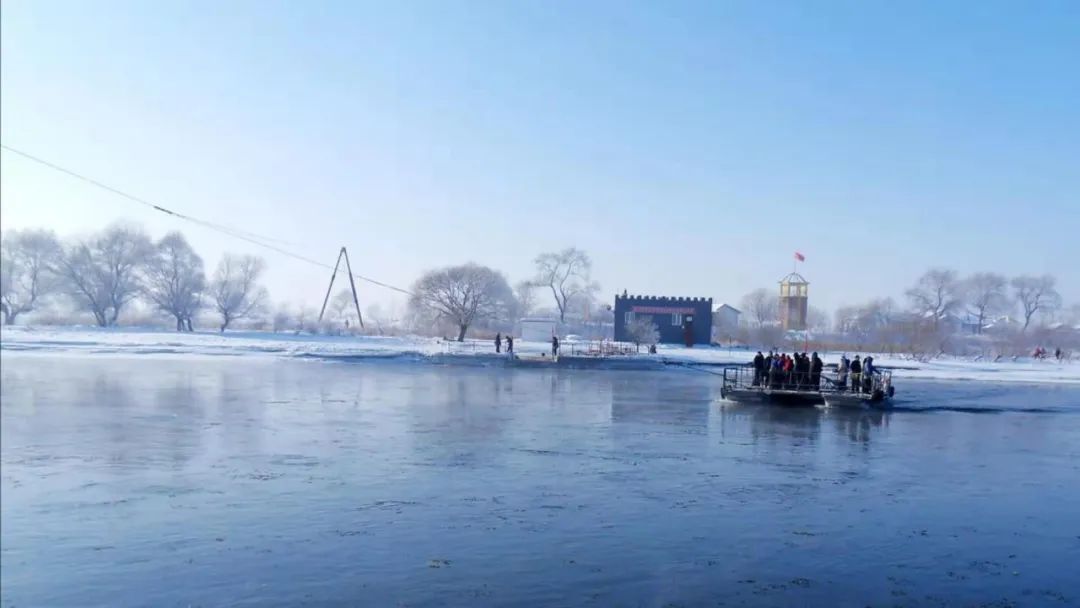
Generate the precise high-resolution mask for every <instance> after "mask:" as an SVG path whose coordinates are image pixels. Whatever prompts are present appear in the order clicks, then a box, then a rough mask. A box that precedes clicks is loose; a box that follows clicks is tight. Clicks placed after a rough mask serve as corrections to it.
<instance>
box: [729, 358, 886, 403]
mask: <svg viewBox="0 0 1080 608" xmlns="http://www.w3.org/2000/svg"><path fill="white" fill-rule="evenodd" d="M846 375H847V376H848V378H845V380H850V381H851V382H850V384H849V383H848V382H843V383H841V381H840V378H839V376H838V375H837V374H836V372H835V371H823V372H822V373H821V374H820V377H819V378H818V379H817V383H816V384H815V383H814V382H812V381H811V378H812V376H811V375H810V374H802V375H801V376H800V375H799V374H790V375H785V376H784V377H782V378H776V377H775V376H774V377H772V378H771V379H770V378H769V377H766V376H762V377H759V376H758V375H757V374H755V372H754V368H753V366H738V367H727V368H724V376H723V378H724V383H723V385H722V386H721V388H720V397H721V398H723V399H727V400H729V401H735V402H739V403H769V404H774V405H784V406H796V407H797V406H818V405H824V406H828V407H854V408H868V407H877V408H888V407H889V406H890V404H891V400H892V397H893V395H894V394H895V392H896V391H895V389H894V387H893V384H892V372H891V371H890V370H887V369H880V368H879V369H877V370H875V371H874V373H873V374H871V375H869V376H866V375H865V374H846Z"/></svg>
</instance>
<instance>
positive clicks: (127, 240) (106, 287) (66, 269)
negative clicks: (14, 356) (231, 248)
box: [0, 224, 267, 331]
mask: <svg viewBox="0 0 1080 608" xmlns="http://www.w3.org/2000/svg"><path fill="white" fill-rule="evenodd" d="M265 268H266V263H265V262H264V261H263V260H262V258H259V257H256V256H251V255H235V254H225V255H224V256H223V257H222V259H221V260H220V261H219V262H218V264H217V267H216V268H215V270H214V273H213V275H211V276H210V277H209V278H207V276H206V274H205V270H204V266H203V260H202V258H201V257H199V255H198V254H197V253H195V251H194V250H193V249H192V247H191V245H189V244H188V242H187V239H185V238H184V235H183V234H181V233H180V232H170V233H168V234H166V235H165V236H163V237H162V238H161V239H159V240H158V241H156V242H155V241H153V240H152V239H151V238H150V237H149V236H148V235H147V234H146V232H145V231H143V230H142V229H140V228H136V227H132V226H128V225H123V224H115V225H112V226H110V227H108V228H106V229H104V230H102V231H101V232H98V233H96V234H93V235H91V236H90V237H88V238H82V239H68V240H61V239H59V238H58V237H57V236H56V234H55V233H53V232H52V231H49V230H16V231H10V232H5V233H4V234H3V236H2V238H0V313H2V314H3V322H4V324H5V325H13V324H14V323H15V321H16V320H17V319H18V318H19V316H21V315H24V314H28V313H31V312H34V311H36V310H39V309H40V308H41V307H43V306H46V305H48V304H51V303H54V302H57V301H59V300H62V301H64V302H66V303H69V304H70V305H72V306H73V307H74V308H75V309H76V310H79V311H83V312H87V313H90V314H91V315H93V318H94V321H95V322H96V323H97V325H99V326H100V327H109V326H112V325H116V323H117V320H118V319H119V318H120V314H121V313H122V312H124V311H125V310H126V309H128V308H129V307H130V306H131V304H132V303H133V302H135V301H136V300H142V301H143V302H144V303H146V304H148V305H149V306H151V307H152V308H153V309H154V310H156V311H158V312H160V313H163V314H165V315H168V316H169V317H172V318H173V319H174V320H175V321H176V330H177V331H193V329H194V326H193V319H194V318H195V316H196V315H197V314H199V313H200V312H203V311H205V310H209V311H212V312H213V313H214V314H215V315H216V316H217V317H218V320H219V322H218V329H219V330H220V331H225V330H226V329H228V328H229V326H230V325H231V324H232V323H234V322H235V321H237V320H239V319H244V318H248V317H250V316H252V315H254V314H256V313H257V312H259V311H261V310H262V309H263V307H264V305H265V303H266V301H267V291H266V289H265V288H264V287H263V286H261V285H260V284H259V280H260V278H261V277H262V274H263V272H264V270H265Z"/></svg>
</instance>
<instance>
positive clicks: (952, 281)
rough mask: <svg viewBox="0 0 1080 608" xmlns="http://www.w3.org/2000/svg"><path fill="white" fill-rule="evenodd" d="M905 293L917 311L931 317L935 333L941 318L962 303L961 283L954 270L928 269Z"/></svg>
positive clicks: (925, 316)
mask: <svg viewBox="0 0 1080 608" xmlns="http://www.w3.org/2000/svg"><path fill="white" fill-rule="evenodd" d="M905 293H906V294H907V297H908V299H909V300H911V306H912V308H913V309H914V310H915V312H916V313H918V314H920V315H922V316H923V317H924V318H929V319H931V321H932V322H933V326H934V332H935V333H936V332H937V330H938V327H939V326H940V324H941V320H942V319H943V318H945V316H946V315H948V314H949V313H951V312H952V311H954V310H955V309H956V308H957V307H958V306H960V304H961V303H962V302H961V290H960V283H959V281H957V278H956V272H955V271H953V270H945V269H940V268H935V269H932V270H928V271H927V272H926V273H925V274H923V275H922V276H921V277H919V280H918V282H917V283H916V284H915V286H914V287H912V288H910V289H908V290H907V291H906V292H905Z"/></svg>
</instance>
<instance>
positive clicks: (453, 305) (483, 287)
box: [409, 263, 513, 342]
mask: <svg viewBox="0 0 1080 608" xmlns="http://www.w3.org/2000/svg"><path fill="white" fill-rule="evenodd" d="M412 293H413V295H412V298H411V299H410V301H409V305H410V307H412V308H413V309H414V311H418V312H421V311H428V312H431V313H433V314H434V315H435V316H436V317H438V318H439V319H441V320H445V321H449V322H452V323H454V325H456V326H457V328H458V337H457V340H458V342H463V341H464V340H465V332H466V331H468V329H469V326H470V325H472V324H473V322H475V321H477V320H479V319H484V318H492V317H495V316H497V315H498V314H500V313H499V311H500V309H503V308H506V307H507V306H509V305H510V303H511V301H512V299H513V292H512V291H511V290H510V286H509V285H508V284H507V283H506V278H505V277H504V276H503V275H502V273H500V272H498V271H496V270H492V269H491V268H488V267H486V266H480V265H478V264H473V263H469V264H465V265H463V266H450V267H448V268H440V269H438V270H432V271H429V272H427V273H425V274H424V275H423V276H422V277H420V279H419V280H417V281H416V283H415V284H414V285H413V289H412Z"/></svg>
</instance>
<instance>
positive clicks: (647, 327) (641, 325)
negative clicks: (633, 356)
mask: <svg viewBox="0 0 1080 608" xmlns="http://www.w3.org/2000/svg"><path fill="white" fill-rule="evenodd" d="M626 336H627V337H628V338H630V341H631V342H633V343H634V346H652V345H653V344H656V343H657V342H659V341H660V328H658V327H657V326H656V323H653V320H652V317H651V316H649V315H635V316H634V318H633V319H632V320H631V321H630V323H628V324H627V326H626Z"/></svg>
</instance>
